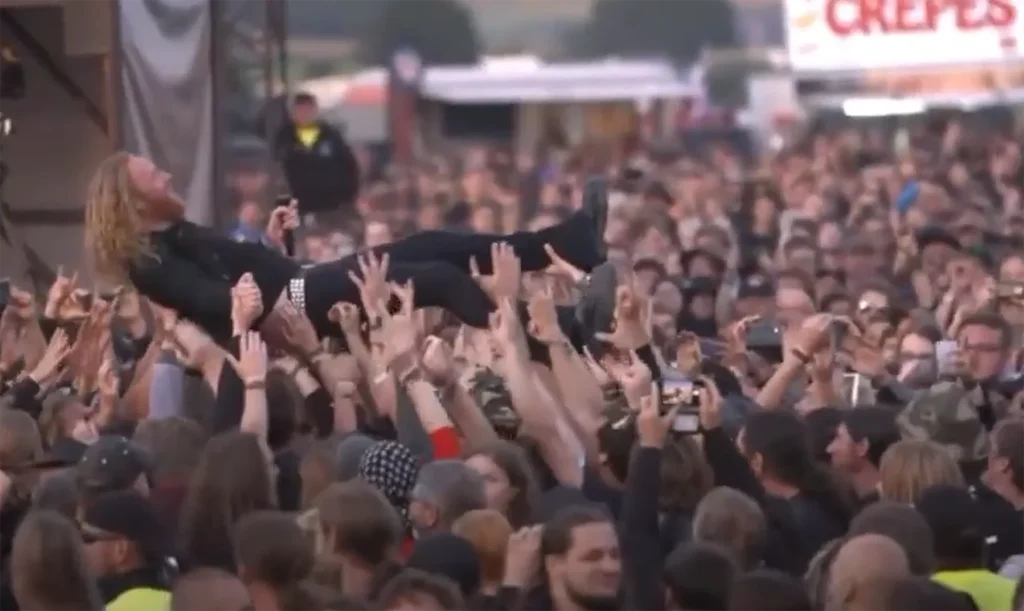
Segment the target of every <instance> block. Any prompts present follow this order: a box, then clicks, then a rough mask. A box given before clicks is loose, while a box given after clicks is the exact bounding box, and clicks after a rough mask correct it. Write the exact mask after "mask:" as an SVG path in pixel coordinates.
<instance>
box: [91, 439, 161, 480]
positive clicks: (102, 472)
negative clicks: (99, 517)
mask: <svg viewBox="0 0 1024 611" xmlns="http://www.w3.org/2000/svg"><path fill="white" fill-rule="evenodd" d="M150 468H151V461H150V459H149V456H148V455H147V454H146V452H145V451H143V450H142V449H141V448H139V447H138V446H136V445H135V444H133V443H132V442H131V441H129V440H128V439H126V438H124V437H121V436H119V435H104V436H102V437H100V438H99V439H97V440H96V443H94V444H92V445H91V446H89V448H88V449H87V450H86V451H85V454H84V455H83V456H82V460H81V461H79V463H78V467H77V473H78V483H79V485H80V486H81V487H82V489H83V490H85V491H87V492H89V493H90V494H101V493H104V492H112V491H115V490H125V489H128V488H131V487H132V486H133V485H134V484H135V481H136V480H138V479H139V476H140V475H145V476H147V477H148V476H149V473H150Z"/></svg>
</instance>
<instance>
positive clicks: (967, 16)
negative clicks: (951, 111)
mask: <svg viewBox="0 0 1024 611" xmlns="http://www.w3.org/2000/svg"><path fill="white" fill-rule="evenodd" d="M785 6H786V38H787V40H786V45H787V50H788V53H789V60H790V65H791V66H792V68H793V70H794V71H797V72H806V71H835V70H864V69H878V68H909V67H916V66H921V67H924V66H934V67H941V66H947V65H963V64H1007V63H1009V64H1013V63H1024V0H785Z"/></svg>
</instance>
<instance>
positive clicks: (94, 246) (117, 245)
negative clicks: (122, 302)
mask: <svg viewBox="0 0 1024 611" xmlns="http://www.w3.org/2000/svg"><path fill="white" fill-rule="evenodd" d="M129 159H131V154H130V153H127V152H125V151H119V152H117V153H114V154H113V155H111V156H109V157H107V158H106V159H104V160H103V161H102V162H101V163H100V165H99V167H98V168H97V169H96V173H95V174H94V175H93V177H92V180H91V181H90V182H89V188H88V191H87V195H86V200H85V248H86V251H87V252H88V254H89V259H90V261H91V263H92V265H93V268H94V269H95V270H96V272H97V273H98V274H101V275H105V276H111V277H113V278H112V279H117V280H122V281H123V280H125V275H126V270H127V266H128V265H129V264H131V263H132V262H134V261H136V260H137V259H138V258H139V257H140V256H142V255H145V254H147V253H148V252H149V241H148V236H147V233H146V231H145V229H144V225H143V223H142V219H141V218H140V216H139V203H140V202H139V196H138V195H137V194H136V192H135V187H134V185H133V184H132V180H131V176H129V175H128V160H129Z"/></svg>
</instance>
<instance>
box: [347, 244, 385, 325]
mask: <svg viewBox="0 0 1024 611" xmlns="http://www.w3.org/2000/svg"><path fill="white" fill-rule="evenodd" d="M357 261H358V263H359V273H358V274H357V273H355V272H354V271H350V272H348V277H349V279H351V280H352V282H354V283H355V285H356V287H357V288H358V289H359V298H360V300H362V302H363V309H364V310H365V311H366V313H367V314H368V315H370V316H382V315H383V314H385V313H386V312H387V309H388V300H389V299H391V287H390V286H389V285H388V280H387V277H388V265H389V263H390V257H389V256H388V255H387V253H385V254H384V256H382V257H381V258H379V259H378V258H377V256H376V255H375V254H374V253H373V252H368V253H366V254H364V255H360V256H359V258H358V260H357Z"/></svg>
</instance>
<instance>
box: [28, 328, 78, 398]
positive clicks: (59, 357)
mask: <svg viewBox="0 0 1024 611" xmlns="http://www.w3.org/2000/svg"><path fill="white" fill-rule="evenodd" d="M69 354H71V339H70V338H69V337H68V334H67V332H66V331H64V329H61V328H58V329H57V330H56V331H55V332H54V333H53V337H51V338H50V343H49V345H47V346H46V350H45V351H44V352H43V358H41V359H39V362H38V363H36V366H35V369H33V370H32V372H31V373H29V374H28V375H29V377H30V378H32V379H33V380H34V381H35V382H36V384H38V385H40V386H42V385H44V384H46V383H47V382H49V381H51V380H53V379H54V378H55V377H56V376H57V374H58V373H59V372H60V371H61V369H62V367H63V366H64V362H65V360H66V359H67V358H68V355H69Z"/></svg>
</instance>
